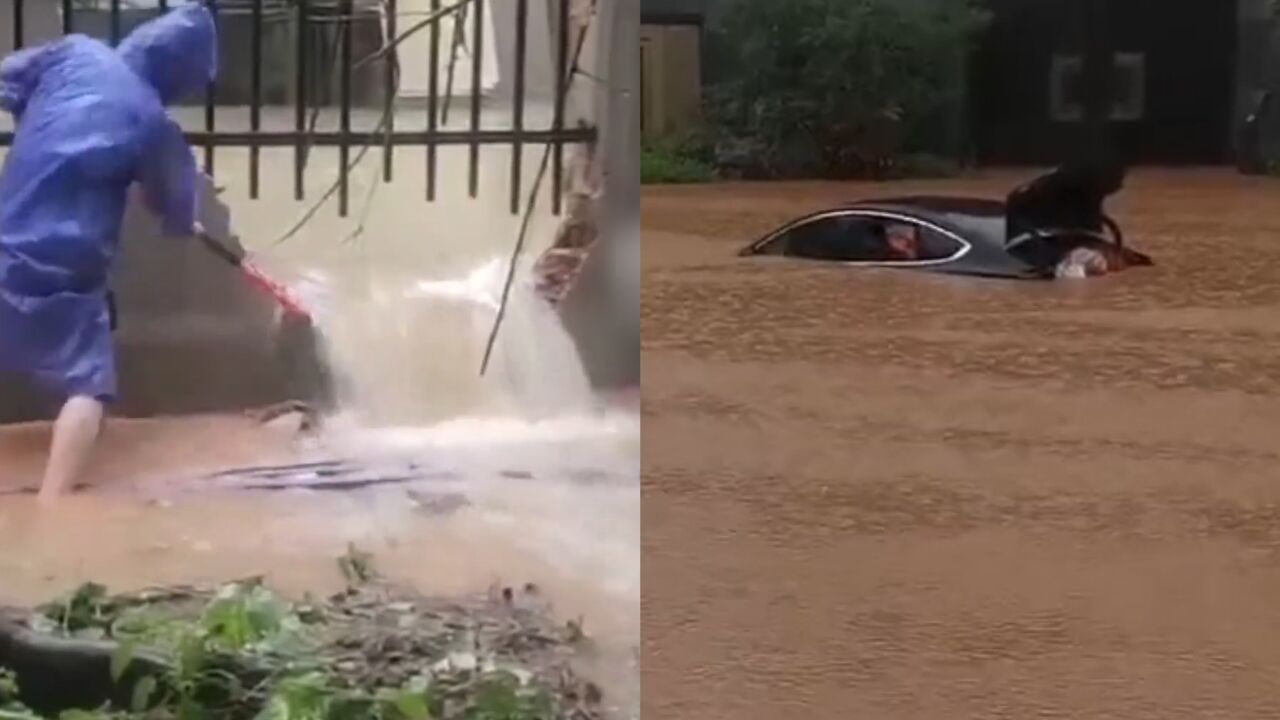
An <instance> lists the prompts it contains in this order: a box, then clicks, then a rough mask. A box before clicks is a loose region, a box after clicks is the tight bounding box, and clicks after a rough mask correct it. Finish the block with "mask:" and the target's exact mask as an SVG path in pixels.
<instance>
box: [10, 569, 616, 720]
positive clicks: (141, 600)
mask: <svg viewBox="0 0 1280 720" xmlns="http://www.w3.org/2000/svg"><path fill="white" fill-rule="evenodd" d="M339 566H340V567H341V568H342V571H343V573H344V575H345V576H346V577H347V579H348V587H347V589H346V590H344V591H342V592H340V593H337V594H335V595H333V596H331V597H328V598H325V599H319V600H317V599H314V598H305V599H303V600H302V601H300V602H293V603H290V602H286V601H284V600H282V599H281V598H279V597H277V596H276V595H274V594H273V593H272V592H271V591H270V590H268V589H267V587H266V586H265V585H264V584H263V582H262V580H261V579H260V578H249V579H246V580H240V581H237V582H233V583H228V584H226V585H222V586H219V587H213V588H200V587H191V586H183V587H173V588H152V589H148V590H144V591H140V592H137V593H133V594H121V595H112V594H109V593H108V592H107V590H106V588H104V587H102V586H101V585H96V584H86V585H84V586H83V587H81V588H80V589H78V590H77V591H76V592H75V593H73V594H71V595H70V596H68V597H67V598H66V599H64V600H61V601H59V602H56V603H51V604H49V605H46V606H43V607H40V608H37V609H36V610H35V611H34V612H32V611H19V610H13V609H9V610H4V611H0V717H3V718H5V719H6V720H10V719H13V720H40V719H41V718H57V717H60V716H61V714H62V713H63V712H64V711H66V710H68V709H72V708H76V709H79V710H82V711H85V712H84V713H82V714H79V715H75V717H77V718H80V719H81V720H134V719H137V720H142V719H143V718H156V719H161V718H176V717H182V718H198V719H199V720H250V719H252V718H259V717H263V718H267V717H269V718H279V717H289V718H294V717H297V718H306V719H307V720H341V719H343V718H368V719H369V720H426V719H433V720H463V719H464V718H479V717H483V718H502V719H503V720H603V719H605V718H608V717H610V714H609V712H608V711H607V709H606V708H605V706H604V698H603V694H602V692H601V691H600V688H599V687H598V686H597V685H595V684H594V683H592V682H591V681H589V680H587V679H585V678H583V677H581V676H579V675H578V674H577V673H576V671H575V669H574V665H575V662H576V660H578V659H582V658H584V657H585V656H587V655H589V654H590V653H591V652H592V650H591V646H590V643H589V642H588V641H587V640H586V638H585V637H584V636H583V635H582V632H581V621H577V622H572V623H567V624H565V623H560V622H557V621H556V620H554V619H553V617H552V615H551V613H550V606H549V605H548V604H546V603H544V602H541V601H540V600H539V599H538V597H537V596H538V592H537V588H536V586H534V585H533V584H526V585H525V586H524V587H523V588H522V589H519V590H517V589H514V588H511V587H501V588H500V589H498V590H497V591H496V592H495V591H494V590H492V589H491V590H490V591H489V592H487V593H483V594H479V595H475V596H464V597H448V598H445V597H432V596H425V595H422V594H419V593H416V592H414V591H412V590H409V589H406V588H402V587H397V586H395V585H393V584H391V583H388V582H385V581H383V580H382V579H380V578H379V577H378V576H377V574H376V571H375V569H374V566H373V561H372V558H371V557H370V556H369V555H368V554H367V553H363V552H361V551H359V550H358V549H356V548H355V547H351V548H349V551H348V553H347V555H346V556H344V557H343V558H341V559H340V561H339ZM4 668H8V670H9V671H11V672H7V673H6V672H5V671H4ZM70 687H74V688H75V692H69V691H68V690H67V688H70ZM63 717H65V716H63Z"/></svg>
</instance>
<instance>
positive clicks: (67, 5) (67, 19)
mask: <svg viewBox="0 0 1280 720" xmlns="http://www.w3.org/2000/svg"><path fill="white" fill-rule="evenodd" d="M72 10H73V8H72V6H71V0H62V34H63V35H70V34H71V33H72V28H73V27H74V23H72V22H71V15H72Z"/></svg>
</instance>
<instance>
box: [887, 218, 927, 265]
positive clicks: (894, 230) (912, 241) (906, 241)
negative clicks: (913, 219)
mask: <svg viewBox="0 0 1280 720" xmlns="http://www.w3.org/2000/svg"><path fill="white" fill-rule="evenodd" d="M885 246H886V247H887V248H888V251H889V259H890V260H920V259H921V257H920V256H921V252H920V229H919V228H917V227H916V226H914V225H908V224H906V223H889V224H888V225H887V226H886V227H885Z"/></svg>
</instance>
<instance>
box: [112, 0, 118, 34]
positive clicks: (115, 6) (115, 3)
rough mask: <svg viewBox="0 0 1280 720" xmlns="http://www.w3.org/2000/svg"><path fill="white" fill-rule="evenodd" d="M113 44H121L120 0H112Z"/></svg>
mask: <svg viewBox="0 0 1280 720" xmlns="http://www.w3.org/2000/svg"><path fill="white" fill-rule="evenodd" d="M111 44H112V45H119V44H120V0H111Z"/></svg>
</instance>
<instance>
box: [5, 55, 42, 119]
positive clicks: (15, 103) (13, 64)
mask: <svg viewBox="0 0 1280 720" xmlns="http://www.w3.org/2000/svg"><path fill="white" fill-rule="evenodd" d="M48 50H49V46H47V45H39V46H36V47H30V48H25V49H23V50H19V51H17V52H14V53H10V54H9V55H7V56H5V58H4V59H3V60H0V110H4V111H6V112H8V113H9V114H11V115H13V116H14V117H15V118H17V117H20V116H21V115H22V111H23V110H25V109H26V107H27V100H28V99H29V98H30V97H31V93H32V92H34V91H35V87H36V84H37V83H38V82H39V80H40V74H41V72H42V70H43V62H42V60H43V58H44V54H45V53H46V52H48Z"/></svg>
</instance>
